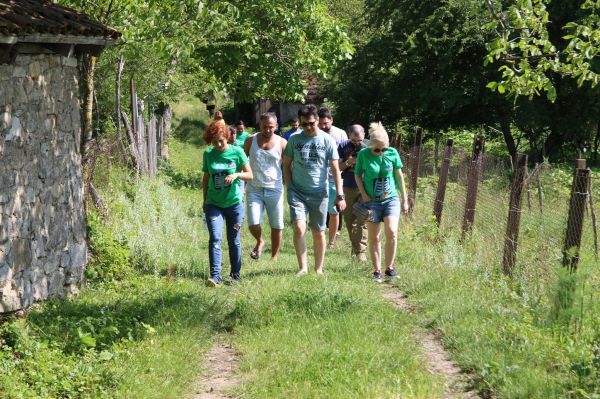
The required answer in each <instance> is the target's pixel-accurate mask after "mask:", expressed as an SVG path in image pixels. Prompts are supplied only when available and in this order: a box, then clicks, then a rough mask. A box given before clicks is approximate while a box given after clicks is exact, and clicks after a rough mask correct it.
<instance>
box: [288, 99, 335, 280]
mask: <svg viewBox="0 0 600 399" xmlns="http://www.w3.org/2000/svg"><path fill="white" fill-rule="evenodd" d="M298 118H299V119H300V125H301V126H302V128H303V131H302V133H300V134H296V135H293V136H291V137H290V140H289V142H288V144H287V146H286V148H285V152H284V157H283V176H284V182H285V184H286V185H287V200H288V204H289V206H290V215H291V218H292V223H293V226H294V247H295V249H296V258H297V259H298V266H299V271H298V274H299V275H303V274H306V273H307V271H308V264H307V248H306V225H307V220H308V227H309V228H310V230H311V233H312V236H313V245H314V252H315V272H316V273H317V274H322V273H323V261H324V259H325V223H326V219H327V206H328V199H329V198H328V197H329V183H328V176H327V175H328V168H331V173H332V176H333V180H334V184H335V188H336V190H337V192H338V193H342V192H343V190H342V178H341V175H340V169H339V166H338V158H339V156H338V152H337V146H336V143H335V140H333V138H331V137H330V136H329V135H328V134H326V133H324V132H322V131H321V130H320V129H319V126H318V114H317V108H316V107H315V106H314V105H303V106H302V107H301V108H300V109H299V110H298ZM334 204H335V206H336V207H337V208H338V210H339V211H343V210H344V209H345V208H346V201H345V197H344V195H343V194H338V195H336V197H335V199H334Z"/></svg>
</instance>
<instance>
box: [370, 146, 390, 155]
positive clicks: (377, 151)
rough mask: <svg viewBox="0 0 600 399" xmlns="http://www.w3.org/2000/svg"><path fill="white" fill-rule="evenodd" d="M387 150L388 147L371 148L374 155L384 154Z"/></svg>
mask: <svg viewBox="0 0 600 399" xmlns="http://www.w3.org/2000/svg"><path fill="white" fill-rule="evenodd" d="M387 150H388V147H383V148H373V152H374V153H376V154H379V153H382V152H386V151H387Z"/></svg>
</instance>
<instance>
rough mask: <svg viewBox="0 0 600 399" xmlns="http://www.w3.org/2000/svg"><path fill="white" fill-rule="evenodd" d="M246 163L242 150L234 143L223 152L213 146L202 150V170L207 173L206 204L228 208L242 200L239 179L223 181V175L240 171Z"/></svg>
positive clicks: (246, 159) (242, 193)
mask: <svg viewBox="0 0 600 399" xmlns="http://www.w3.org/2000/svg"><path fill="white" fill-rule="evenodd" d="M247 163H248V157H247V156H246V154H244V150H243V149H242V148H240V147H237V146H235V145H229V146H227V149H226V150H225V151H223V152H221V151H218V150H217V149H215V148H214V147H209V148H208V149H207V150H206V151H204V157H203V159H202V172H204V173H208V191H207V193H206V198H205V199H204V200H205V202H206V203H207V204H210V205H216V206H218V207H219V208H228V207H230V206H233V205H236V204H239V203H240V202H241V201H242V198H243V196H244V192H243V190H242V187H241V180H240V179H236V180H234V181H233V183H231V184H226V183H225V176H227V175H231V174H233V173H237V172H240V171H241V170H242V167H243V166H244V165H246V164H247Z"/></svg>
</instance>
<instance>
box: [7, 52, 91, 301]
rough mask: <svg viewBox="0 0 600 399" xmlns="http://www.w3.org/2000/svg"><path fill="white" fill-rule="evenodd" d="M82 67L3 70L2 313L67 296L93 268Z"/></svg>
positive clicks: (68, 62) (48, 58) (23, 65)
mask: <svg viewBox="0 0 600 399" xmlns="http://www.w3.org/2000/svg"><path fill="white" fill-rule="evenodd" d="M77 76H78V71H77V62H76V60H75V59H74V58H65V57H61V56H58V55H54V54H38V55H29V54H20V55H17V57H16V59H15V61H14V62H12V63H11V64H8V65H0V313H3V312H10V311H15V310H19V309H25V308H27V307H29V306H30V305H31V304H32V303H33V302H35V301H41V300H44V299H47V298H48V297H51V296H63V295H65V294H66V293H68V292H73V291H76V290H77V288H78V287H79V286H80V284H81V282H82V279H83V273H84V269H85V265H86V262H87V249H86V248H87V246H86V240H85V236H86V235H85V214H84V210H83V179H82V172H81V156H80V152H79V142H80V136H81V123H80V112H79V110H80V108H79V101H78V98H79V97H78V96H79V91H78V90H79V89H78V82H77Z"/></svg>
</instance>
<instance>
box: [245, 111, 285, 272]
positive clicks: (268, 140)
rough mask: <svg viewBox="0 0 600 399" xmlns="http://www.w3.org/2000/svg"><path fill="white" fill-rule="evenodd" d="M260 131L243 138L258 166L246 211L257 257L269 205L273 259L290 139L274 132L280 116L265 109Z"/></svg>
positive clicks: (273, 257)
mask: <svg viewBox="0 0 600 399" xmlns="http://www.w3.org/2000/svg"><path fill="white" fill-rule="evenodd" d="M259 127H260V132H259V133H258V134H255V135H254V136H251V137H248V138H247V139H246V141H245V142H244V152H245V153H246V154H247V155H248V158H249V159H250V168H251V169H252V170H256V172H255V176H254V180H252V184H248V188H247V189H246V193H247V198H246V202H247V214H248V226H249V229H250V233H251V234H252V236H253V237H254V238H255V239H256V246H255V247H254V249H253V250H252V252H251V253H250V257H251V258H252V259H258V258H259V257H260V255H261V254H262V252H263V249H264V246H265V241H264V240H263V237H262V229H261V223H262V216H263V212H264V210H265V209H266V211H267V216H268V218H269V224H270V226H271V260H273V261H276V260H277V256H278V254H279V249H280V248H281V242H282V239H283V177H282V174H281V160H282V154H283V151H284V150H285V146H286V144H287V141H286V140H285V139H284V138H281V137H279V136H278V135H276V134H275V131H276V130H277V116H276V115H275V114H274V113H272V112H267V113H264V114H262V115H261V116H260V120H259Z"/></svg>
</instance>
